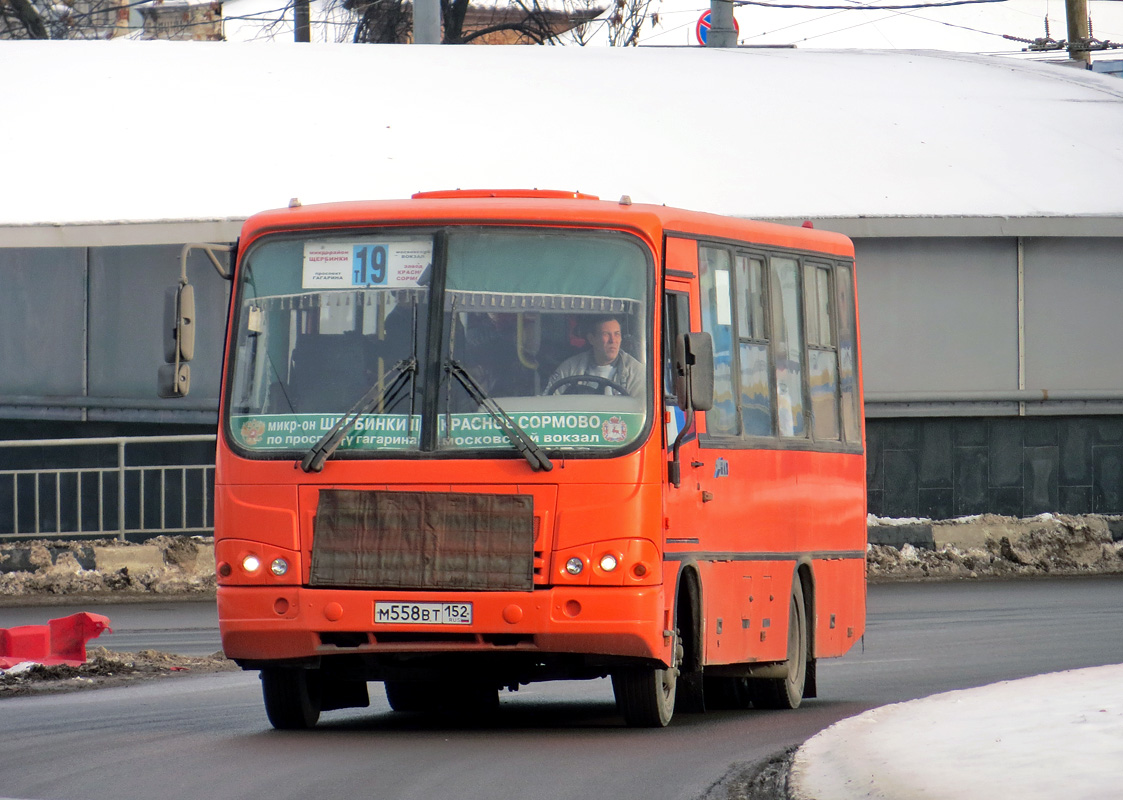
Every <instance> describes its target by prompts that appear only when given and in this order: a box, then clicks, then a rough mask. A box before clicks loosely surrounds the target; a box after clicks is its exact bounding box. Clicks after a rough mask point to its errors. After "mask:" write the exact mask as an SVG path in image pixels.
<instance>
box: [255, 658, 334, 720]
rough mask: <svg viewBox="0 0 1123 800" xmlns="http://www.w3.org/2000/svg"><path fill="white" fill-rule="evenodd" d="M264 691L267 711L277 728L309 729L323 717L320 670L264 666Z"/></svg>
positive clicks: (262, 691) (262, 675) (262, 678)
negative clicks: (321, 710) (269, 667)
mask: <svg viewBox="0 0 1123 800" xmlns="http://www.w3.org/2000/svg"><path fill="white" fill-rule="evenodd" d="M261 693H262V696H263V697H264V698H265V713H266V715H267V716H268V717H269V722H270V724H272V726H273V727H274V728H276V729H277V730H280V731H293V730H306V729H308V728H311V727H313V726H315V724H316V723H317V722H318V721H319V719H320V672H319V670H313V669H285V668H280V667H278V668H272V669H263V670H262V671H261Z"/></svg>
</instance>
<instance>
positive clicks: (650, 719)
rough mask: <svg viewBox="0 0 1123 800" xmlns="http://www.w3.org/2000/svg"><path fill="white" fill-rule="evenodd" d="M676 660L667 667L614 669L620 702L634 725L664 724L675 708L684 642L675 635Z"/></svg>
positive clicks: (621, 712)
mask: <svg viewBox="0 0 1123 800" xmlns="http://www.w3.org/2000/svg"><path fill="white" fill-rule="evenodd" d="M673 652H674V654H675V655H674V664H673V665H671V666H670V667H668V668H666V669H658V668H651V667H648V668H637V669H623V670H618V671H616V672H613V673H612V692H613V694H615V695H616V706H617V708H619V709H620V714H621V715H622V716H623V717H624V722H625V723H627V725H628V727H631V728H662V727H665V726H666V725H667V723H668V722H670V721H671V716H672V715H673V714H674V711H675V688H676V686H677V684H678V671H679V670H678V668H679V664H681V663H682V652H683V651H682V644H681V643H680V642H679V639H678V634H677V632H676V635H675V646H674V651H673Z"/></svg>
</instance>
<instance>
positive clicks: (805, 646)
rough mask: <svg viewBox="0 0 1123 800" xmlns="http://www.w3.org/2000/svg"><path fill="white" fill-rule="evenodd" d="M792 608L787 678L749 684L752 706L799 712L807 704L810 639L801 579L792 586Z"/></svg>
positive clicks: (790, 611)
mask: <svg viewBox="0 0 1123 800" xmlns="http://www.w3.org/2000/svg"><path fill="white" fill-rule="evenodd" d="M788 608H789V610H788V658H787V662H786V666H787V668H788V669H787V676H786V677H784V678H757V679H751V680H750V681H749V691H750V694H751V697H752V702H753V705H754V706H756V707H757V708H781V709H783V708H799V704H800V703H801V702H802V701H803V689H804V686H805V685H806V683H807V655H808V651H809V650H810V647H809V641H810V635H809V633H808V630H807V613H806V611H805V605H804V601H803V587H802V586H801V585H800V582H799V579H798V578H797V579H796V580H795V581H794V583H793V585H792V599H791V603H790V605H789V607H788Z"/></svg>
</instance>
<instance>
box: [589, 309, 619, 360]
mask: <svg viewBox="0 0 1123 800" xmlns="http://www.w3.org/2000/svg"><path fill="white" fill-rule="evenodd" d="M620 338H621V333H620V323H619V322H617V321H616V320H614V319H610V320H608V321H606V322H602V323H601V324H600V325H598V326H597V327H596V328H594V329H593V332H592V333H591V334H590V335H589V343H590V344H591V345H592V346H593V360H594V361H596V362H597V366H599V367H603V366H604V365H605V364H611V363H612V362H613V361H615V360H616V356H617V355H619V354H620Z"/></svg>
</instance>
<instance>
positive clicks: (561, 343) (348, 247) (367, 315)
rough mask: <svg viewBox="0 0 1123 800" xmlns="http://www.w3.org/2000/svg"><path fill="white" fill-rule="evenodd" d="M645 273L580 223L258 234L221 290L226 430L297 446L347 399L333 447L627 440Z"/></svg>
mask: <svg viewBox="0 0 1123 800" xmlns="http://www.w3.org/2000/svg"><path fill="white" fill-rule="evenodd" d="M652 272H653V265H652V262H651V256H650V254H649V253H648V251H647V249H646V248H645V247H643V246H642V245H641V243H640V242H639V241H638V240H637V239H635V238H634V237H632V236H629V235H626V234H619V233H608V232H597V231H573V230H566V231H561V230H552V229H537V228H536V229H533V230H528V229H509V228H498V229H497V228H459V227H450V228H445V229H439V230H425V231H409V232H400V231H386V230H378V231H352V232H348V233H340V234H335V233H332V234H324V233H315V234H312V235H308V236H304V237H299V236H293V235H278V236H275V237H272V238H268V239H264V240H262V241H261V242H259V243H257V244H256V245H255V246H254V247H253V248H252V249H251V250H250V252H248V253H247V254H246V256H245V258H244V260H243V263H242V267H241V270H240V272H239V280H238V284H237V288H236V292H237V294H236V297H235V304H236V305H235V308H236V319H235V326H236V329H235V330H236V335H235V338H234V342H233V348H232V352H231V362H230V368H229V371H228V375H229V376H230V377H229V381H230V386H229V394H228V404H227V409H228V411H227V424H228V432H229V434H230V437H231V440H232V441H233V442H234V444H235V445H236V446H237V447H238V448H239V450H241V451H242V452H244V453H245V454H247V455H261V456H265V457H289V456H291V455H298V454H301V453H304V452H307V451H308V450H309V449H310V448H312V447H315V446H317V443H320V444H321V445H322V440H324V439H325V437H328V435H329V433H330V432H331V431H332V429H333V427H334V428H336V431H340V430H341V427H337V423H339V422H340V420H341V418H343V417H344V415H345V414H347V413H348V412H351V414H352V415H353V417H354V418H353V419H350V418H349V419H348V423H349V425H348V426H347V427H345V428H342V429H343V430H346V433H345V435H344V436H342V438H339V437H338V436H337V438H339V441H338V442H334V443H333V444H332V447H331V448H330V449H331V451H332V452H333V453H334V454H335V455H336V456H338V457H343V458H346V457H351V458H356V457H358V458H365V457H378V456H379V455H384V456H398V455H403V454H406V453H419V452H446V453H447V452H456V453H463V454H468V453H476V452H479V451H487V452H488V453H489V454H495V455H506V454H509V455H511V456H513V457H517V455H518V453H519V452H520V451H521V450H523V449H525V448H524V445H525V442H526V439H529V441H530V442H531V443H533V445H534V446H537V447H540V448H542V449H544V450H547V451H563V452H566V453H567V454H572V455H578V454H580V453H581V452H582V451H584V452H586V453H587V454H590V455H593V454H604V453H608V452H616V451H619V450H620V449H621V448H627V447H629V446H631V445H633V444H635V443H636V442H637V441H638V439H639V437H640V436H641V434H642V433H643V432H644V431H645V430H646V428H647V425H648V418H649V416H650V407H651V402H652V400H651V394H652V392H651V364H650V360H651V358H650V356H651V328H652V326H651V320H650V314H649V311H648V310H649V308H650V296H651V291H652V289H651V284H652V281H651V279H650V277H649V276H651V275H652ZM504 417H505V418H506V419H507V421H504V419H503V418H504ZM512 426H513V429H512ZM520 441H522V442H523V443H524V445H520V443H519V442H520Z"/></svg>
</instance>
